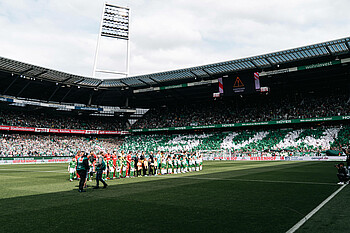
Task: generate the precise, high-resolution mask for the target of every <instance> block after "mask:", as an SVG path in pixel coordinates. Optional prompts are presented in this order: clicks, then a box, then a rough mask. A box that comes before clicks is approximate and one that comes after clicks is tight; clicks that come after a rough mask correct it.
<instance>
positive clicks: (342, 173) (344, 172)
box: [335, 163, 349, 185]
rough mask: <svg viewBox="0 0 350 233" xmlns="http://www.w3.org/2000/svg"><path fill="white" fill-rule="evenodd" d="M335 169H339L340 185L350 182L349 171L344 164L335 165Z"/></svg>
mask: <svg viewBox="0 0 350 233" xmlns="http://www.w3.org/2000/svg"><path fill="white" fill-rule="evenodd" d="M335 167H336V168H337V169H338V174H337V176H338V179H339V183H338V184H340V185H343V184H344V183H347V182H348V180H349V176H348V169H346V167H345V166H344V163H339V164H337V165H335Z"/></svg>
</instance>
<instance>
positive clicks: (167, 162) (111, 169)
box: [68, 150, 203, 181]
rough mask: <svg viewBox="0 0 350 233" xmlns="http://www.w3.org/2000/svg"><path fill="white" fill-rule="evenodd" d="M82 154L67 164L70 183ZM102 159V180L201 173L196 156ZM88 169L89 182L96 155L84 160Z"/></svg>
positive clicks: (113, 155) (109, 156)
mask: <svg viewBox="0 0 350 233" xmlns="http://www.w3.org/2000/svg"><path fill="white" fill-rule="evenodd" d="M84 153H85V152H80V151H79V152H78V153H77V155H76V156H75V158H74V159H73V160H72V161H71V162H70V163H69V165H68V171H69V173H70V177H69V178H70V181H73V179H76V178H78V176H77V174H76V166H77V164H76V161H78V160H79V157H80V156H82V155H83V154H84ZM100 154H101V155H103V163H102V164H103V165H102V169H103V174H102V179H104V180H105V179H119V178H129V177H138V176H157V175H166V174H179V173H187V172H194V171H200V170H202V165H203V160H202V157H201V156H200V155H196V154H195V153H189V152H179V153H169V152H160V151H158V152H157V153H155V154H153V153H149V154H148V153H147V154H146V152H144V151H143V152H131V151H130V152H129V153H124V151H123V150H122V151H120V152H117V151H113V152H112V153H111V154H110V153H109V152H107V153H104V152H100ZM87 157H88V161H89V167H90V170H89V171H88V176H87V180H89V181H91V180H92V179H93V176H94V174H95V172H96V166H95V164H96V158H97V156H96V154H95V153H94V152H91V153H90V154H89V155H88V156H87Z"/></svg>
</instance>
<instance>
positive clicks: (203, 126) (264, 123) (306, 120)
mask: <svg viewBox="0 0 350 233" xmlns="http://www.w3.org/2000/svg"><path fill="white" fill-rule="evenodd" d="M339 120H350V116H332V117H318V118H306V119H291V120H278V121H261V122H248V123H232V124H217V125H199V126H182V127H168V128H153V129H131V130H130V132H133V133H137V132H157V131H174V130H193V129H212V128H235V127H243V126H257V125H283V124H299V123H308V122H323V121H339Z"/></svg>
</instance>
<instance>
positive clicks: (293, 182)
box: [172, 176, 336, 185]
mask: <svg viewBox="0 0 350 233" xmlns="http://www.w3.org/2000/svg"><path fill="white" fill-rule="evenodd" d="M172 178H177V179H195V180H228V181H231V180H232V181H246V182H263V183H283V184H315V185H336V184H334V183H320V182H302V181H288V180H250V179H229V178H215V177H188V176H187V177H172Z"/></svg>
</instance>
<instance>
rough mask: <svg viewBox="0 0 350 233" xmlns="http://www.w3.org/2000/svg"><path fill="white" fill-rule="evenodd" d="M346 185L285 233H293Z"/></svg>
mask: <svg viewBox="0 0 350 233" xmlns="http://www.w3.org/2000/svg"><path fill="white" fill-rule="evenodd" d="M345 186H347V184H346V185H343V186H342V187H340V188H339V189H337V190H336V191H335V192H334V193H332V195H330V196H329V197H328V198H327V199H326V200H324V201H323V202H322V203H321V204H319V205H318V206H317V207H316V208H315V209H313V210H312V211H311V212H310V213H309V214H308V215H306V216H305V217H304V218H303V219H301V220H300V221H299V222H297V224H295V225H294V226H293V227H292V228H290V229H289V230H288V231H287V232H286V233H293V232H295V231H296V230H298V229H299V228H300V227H301V226H302V225H303V224H304V223H305V222H306V221H307V220H309V219H310V218H311V217H312V216H313V215H314V214H315V213H317V211H319V210H320V209H321V208H322V207H323V206H324V205H325V204H327V203H328V202H329V201H330V200H332V198H333V197H335V195H337V194H338V193H339V192H340V191H341V190H343V188H345Z"/></svg>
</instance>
